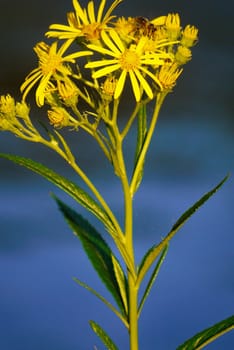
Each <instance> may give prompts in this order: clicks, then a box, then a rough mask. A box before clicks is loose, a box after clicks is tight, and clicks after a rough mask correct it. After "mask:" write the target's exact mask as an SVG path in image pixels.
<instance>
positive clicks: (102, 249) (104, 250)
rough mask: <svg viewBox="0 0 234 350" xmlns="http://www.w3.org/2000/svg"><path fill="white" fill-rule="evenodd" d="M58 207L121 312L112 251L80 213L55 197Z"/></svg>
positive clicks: (122, 307) (122, 308)
mask: <svg viewBox="0 0 234 350" xmlns="http://www.w3.org/2000/svg"><path fill="white" fill-rule="evenodd" d="M54 198H55V200H56V202H57V204H58V206H59V209H60V210H61V212H62V213H63V215H64V217H65V219H66V221H67V222H68V224H69V226H70V227H71V228H72V230H73V231H74V234H75V235H76V236H77V237H78V238H79V239H80V241H81V243H82V245H83V247H84V250H85V252H86V254H87V256H88V258H89V260H90V261H91V263H92V265H93V267H94V269H95V270H96V272H97V273H98V275H99V277H100V279H101V280H102V282H103V283H104V284H105V286H106V287H107V289H108V290H109V292H110V293H111V294H112V296H113V297H114V299H115V301H116V303H117V305H118V306H119V308H120V311H121V312H122V314H123V315H124V314H125V308H124V304H123V301H122V297H121V293H120V290H119V285H118V282H117V280H116V277H115V272H114V267H113V262H112V256H113V253H112V251H111V249H110V247H109V246H108V245H107V243H106V242H105V240H104V239H103V238H102V236H101V235H100V233H99V232H98V231H97V230H96V229H95V228H94V227H93V226H92V225H91V224H90V223H89V222H88V221H87V220H86V219H84V218H83V217H82V216H81V215H80V214H78V213H76V212H75V211H74V210H73V209H71V208H70V207H69V206H67V205H66V204H65V203H63V202H62V201H61V200H59V199H58V198H57V197H55V196H54Z"/></svg>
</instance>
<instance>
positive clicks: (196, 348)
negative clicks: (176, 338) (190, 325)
mask: <svg viewBox="0 0 234 350" xmlns="http://www.w3.org/2000/svg"><path fill="white" fill-rule="evenodd" d="M233 329H234V315H233V316H230V317H228V318H226V319H225V320H223V321H221V322H218V323H216V324H215V325H213V326H211V327H209V328H206V329H205V330H203V331H201V332H199V333H198V334H196V335H195V336H193V337H192V338H190V339H188V340H187V341H186V342H185V343H183V344H182V345H180V346H179V347H178V348H177V350H200V349H203V348H204V347H205V346H206V345H208V344H210V343H212V342H213V341H214V340H215V339H217V338H219V337H221V336H222V335H223V334H225V333H227V332H229V331H231V330H233Z"/></svg>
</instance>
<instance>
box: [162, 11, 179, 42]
mask: <svg viewBox="0 0 234 350" xmlns="http://www.w3.org/2000/svg"><path fill="white" fill-rule="evenodd" d="M165 27H166V29H167V34H168V38H169V39H170V40H176V39H177V38H178V37H179V35H180V16H179V15H178V13H169V14H168V15H167V17H166V20H165Z"/></svg>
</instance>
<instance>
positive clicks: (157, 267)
mask: <svg viewBox="0 0 234 350" xmlns="http://www.w3.org/2000/svg"><path fill="white" fill-rule="evenodd" d="M167 251H168V245H166V246H165V248H164V249H163V251H162V254H161V256H160V258H159V260H158V262H157V264H156V266H155V268H154V270H153V272H152V275H151V277H150V279H149V282H148V284H147V286H146V288H145V292H144V294H143V297H142V299H141V302H140V305H139V308H138V317H139V316H140V313H141V311H142V308H143V305H144V303H145V301H146V299H147V297H148V295H149V293H150V290H151V288H152V286H153V284H154V282H155V280H156V277H157V276H158V273H159V270H160V267H161V265H162V263H163V261H164V259H165V257H166V254H167Z"/></svg>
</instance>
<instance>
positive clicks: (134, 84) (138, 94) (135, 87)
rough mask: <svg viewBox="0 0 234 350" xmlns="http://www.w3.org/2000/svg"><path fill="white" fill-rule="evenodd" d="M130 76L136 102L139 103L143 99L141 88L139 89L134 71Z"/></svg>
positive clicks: (130, 72)
mask: <svg viewBox="0 0 234 350" xmlns="http://www.w3.org/2000/svg"><path fill="white" fill-rule="evenodd" d="M129 76H130V80H131V83H132V89H133V92H134V95H135V98H136V101H137V102H139V101H140V99H141V91H140V87H139V84H138V81H137V78H136V76H135V74H134V72H133V71H132V70H130V71H129Z"/></svg>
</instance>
